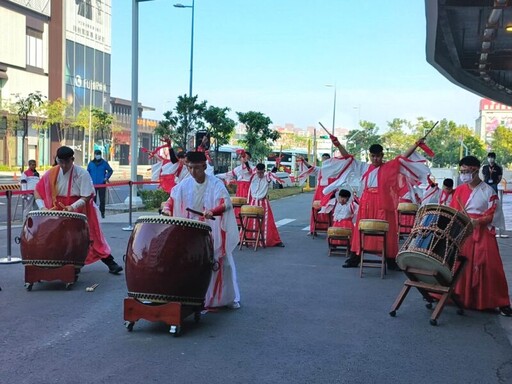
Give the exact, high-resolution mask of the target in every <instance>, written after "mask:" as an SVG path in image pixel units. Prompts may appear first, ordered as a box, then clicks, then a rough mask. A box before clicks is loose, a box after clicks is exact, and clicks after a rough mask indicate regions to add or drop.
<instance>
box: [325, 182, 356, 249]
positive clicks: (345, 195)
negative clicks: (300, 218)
mask: <svg viewBox="0 0 512 384" xmlns="http://www.w3.org/2000/svg"><path fill="white" fill-rule="evenodd" d="M351 197H352V194H351V193H350V191H349V190H347V189H340V191H339V192H338V193H337V196H336V198H333V199H331V200H329V202H328V203H327V205H326V206H325V207H322V209H321V210H320V212H321V213H329V212H332V219H333V222H332V226H333V227H338V228H346V229H350V230H351V231H352V233H353V232H354V219H355V217H356V216H357V211H358V210H359V205H358V204H357V202H356V200H355V199H351ZM338 243H339V245H341V240H332V244H333V245H338Z"/></svg>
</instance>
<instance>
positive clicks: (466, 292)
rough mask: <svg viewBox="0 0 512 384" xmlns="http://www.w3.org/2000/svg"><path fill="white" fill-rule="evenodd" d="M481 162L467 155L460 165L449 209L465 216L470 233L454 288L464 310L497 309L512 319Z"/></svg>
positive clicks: (492, 199)
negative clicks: (469, 220) (461, 268)
mask: <svg viewBox="0 0 512 384" xmlns="http://www.w3.org/2000/svg"><path fill="white" fill-rule="evenodd" d="M479 169H480V160H478V159H477V158H476V157H474V156H466V157H464V158H462V159H461V160H460V162H459V172H460V180H461V182H462V184H461V185H459V186H458V187H457V189H456V190H455V193H454V194H453V199H452V201H451V204H450V206H451V207H452V208H455V209H457V210H458V211H460V212H463V213H464V214H466V215H468V216H469V217H470V218H471V223H472V224H473V233H472V235H471V236H469V237H468V238H467V239H466V241H465V242H464V244H463V245H462V249H461V251H460V254H461V255H462V256H464V257H466V258H467V265H466V267H465V269H464V271H463V273H462V275H461V277H460V279H459V281H458V282H457V285H456V286H455V293H456V294H457V295H458V296H459V299H460V301H461V302H462V304H463V305H464V307H466V308H469V309H477V310H486V309H493V310H495V309H498V311H499V313H500V314H501V315H503V316H512V308H510V297H509V295H508V284H507V278H506V277H505V272H504V270H503V263H502V261H501V256H500V250H499V248H498V243H497V242H496V237H495V234H496V233H495V227H494V226H493V219H494V213H495V211H496V205H497V202H498V196H497V194H496V192H495V191H494V189H493V188H492V187H490V186H489V185H487V184H486V183H484V182H483V181H482V180H481V179H480V177H479V175H478V171H479Z"/></svg>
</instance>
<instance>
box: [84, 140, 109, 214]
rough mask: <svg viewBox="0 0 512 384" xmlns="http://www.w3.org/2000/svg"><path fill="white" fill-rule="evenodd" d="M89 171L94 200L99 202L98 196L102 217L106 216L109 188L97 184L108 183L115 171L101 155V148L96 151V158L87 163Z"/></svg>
mask: <svg viewBox="0 0 512 384" xmlns="http://www.w3.org/2000/svg"><path fill="white" fill-rule="evenodd" d="M87 172H89V174H90V175H91V179H92V183H93V184H94V189H95V190H96V195H94V202H95V203H97V200H96V198H97V197H99V199H100V213H101V217H102V218H103V219H104V218H105V195H106V191H107V189H106V188H105V187H97V185H101V184H107V183H108V180H109V179H110V177H111V176H112V173H114V171H113V170H112V168H111V167H110V165H109V164H108V161H106V160H104V159H103V158H102V157H101V151H100V150H99V149H97V150H95V151H94V160H92V161H90V162H89V164H88V165H87Z"/></svg>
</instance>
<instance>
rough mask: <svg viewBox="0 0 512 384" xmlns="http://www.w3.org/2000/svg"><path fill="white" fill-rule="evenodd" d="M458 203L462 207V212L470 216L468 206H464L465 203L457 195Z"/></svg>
mask: <svg viewBox="0 0 512 384" xmlns="http://www.w3.org/2000/svg"><path fill="white" fill-rule="evenodd" d="M457 203H459V205H460V208H461V209H462V213H464V214H465V215H466V216H467V217H469V215H468V212H467V211H466V208H465V207H464V205H463V204H462V203H461V202H460V199H459V197H457Z"/></svg>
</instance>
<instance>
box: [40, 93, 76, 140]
mask: <svg viewBox="0 0 512 384" xmlns="http://www.w3.org/2000/svg"><path fill="white" fill-rule="evenodd" d="M41 113H42V115H43V116H44V120H43V121H42V123H41V124H38V125H37V126H34V128H36V129H41V130H45V129H51V128H52V127H54V128H55V131H54V132H56V133H57V139H58V140H59V142H60V143H61V144H62V145H64V139H65V137H66V130H68V129H70V128H71V127H72V126H73V122H74V120H75V118H74V116H73V106H72V105H71V104H69V103H68V102H67V101H66V100H64V99H62V98H58V99H56V100H53V101H50V100H47V101H46V102H44V103H43V104H42V105H41Z"/></svg>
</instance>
